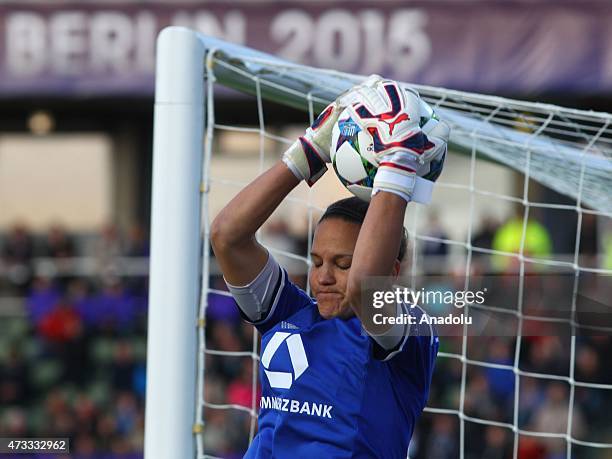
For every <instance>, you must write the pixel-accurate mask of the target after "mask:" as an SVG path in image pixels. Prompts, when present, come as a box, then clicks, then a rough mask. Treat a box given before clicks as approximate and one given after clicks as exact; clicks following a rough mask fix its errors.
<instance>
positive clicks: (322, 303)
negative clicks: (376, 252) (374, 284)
mask: <svg viewBox="0 0 612 459" xmlns="http://www.w3.org/2000/svg"><path fill="white" fill-rule="evenodd" d="M359 228H360V225H359V224H357V223H352V222H347V221H345V220H342V219H339V218H334V217H331V218H328V219H325V220H323V221H322V222H321V223H319V224H318V225H317V229H316V231H315V234H314V240H313V241H312V250H311V252H310V256H311V258H312V266H311V268H310V290H311V291H312V294H313V295H314V297H315V299H316V300H317V306H318V308H319V314H321V316H322V317H323V318H325V319H331V318H333V317H342V318H345V317H349V316H350V315H352V310H351V308H350V306H349V305H348V304H345V303H344V301H343V300H344V295H345V293H346V284H347V281H348V274H349V270H350V268H351V263H352V261H353V252H354V251H355V245H356V243H357V236H358V235H359Z"/></svg>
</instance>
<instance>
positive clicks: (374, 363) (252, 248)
mask: <svg viewBox="0 0 612 459" xmlns="http://www.w3.org/2000/svg"><path fill="white" fill-rule="evenodd" d="M386 84H387V85H388V84H393V85H395V83H394V82H389V81H384V80H380V79H379V78H370V79H368V80H366V82H365V83H364V84H362V85H360V86H357V87H355V88H353V89H352V90H351V91H349V92H348V93H346V94H344V95H343V96H341V97H339V98H338V99H337V100H336V101H335V102H334V103H332V104H331V105H329V106H328V107H327V108H326V109H325V110H324V111H323V113H322V114H321V115H320V116H319V118H317V120H316V121H315V122H314V123H313V125H312V126H311V127H310V128H309V129H308V130H307V131H306V133H305V135H304V136H303V137H300V138H299V139H298V140H297V141H296V142H295V143H294V144H293V145H292V146H291V147H290V148H289V149H288V151H287V152H286V153H285V154H284V156H283V160H282V161H280V162H279V163H278V164H276V165H275V166H273V167H272V168H271V169H269V170H268V171H267V172H265V173H263V174H262V175H260V176H259V177H258V178H256V179H255V180H254V181H253V182H252V183H251V184H249V185H248V186H247V187H245V188H244V189H243V190H242V191H241V192H240V193H239V194H238V195H237V196H236V197H235V198H234V199H233V200H232V201H231V202H230V203H229V204H228V205H227V206H226V207H225V208H224V209H223V210H222V211H221V212H220V213H219V215H218V216H217V218H216V219H215V220H214V222H213V224H212V228H211V241H212V245H213V249H214V251H215V254H216V256H217V260H218V263H219V265H220V267H221V270H222V272H223V275H224V277H225V280H226V282H227V284H228V288H229V290H230V292H231V293H232V295H233V296H234V298H235V300H236V303H237V304H238V306H239V307H240V311H241V314H242V315H243V317H244V319H245V320H247V321H248V322H250V323H252V324H253V325H254V326H255V327H256V328H257V329H258V330H259V331H260V332H261V334H262V338H261V348H262V354H261V362H260V373H261V386H262V398H261V401H260V412H259V419H258V427H259V428H258V433H257V435H256V437H255V438H254V440H253V443H252V444H251V446H250V448H249V450H248V451H247V453H246V456H245V457H248V458H270V457H276V458H288V457H291V458H293V457H298V458H316V457H320V458H340V457H347V458H348V457H361V458H374V457H379V458H385V459H386V458H398V459H399V458H402V459H404V458H406V456H407V451H408V444H409V441H410V437H411V436H412V433H413V430H414V426H415V424H416V422H417V420H418V418H419V416H420V414H421V412H422V410H423V408H424V407H425V404H426V401H427V397H428V393H429V386H430V383H431V377H432V372H433V368H434V361H435V358H436V354H437V350H438V338H437V336H436V335H435V331H434V330H432V328H431V326H429V325H388V326H386V327H384V328H383V329H382V330H381V329H376V330H374V328H373V327H372V326H371V325H370V324H372V320H371V319H372V315H373V314H374V312H380V310H374V309H372V308H371V307H368V305H364V304H361V301H362V300H361V285H362V282H363V281H364V280H365V279H367V278H368V277H370V276H386V277H387V278H389V279H393V278H395V277H397V276H398V274H399V269H400V263H401V261H402V258H403V256H404V253H405V251H406V236H405V231H404V228H403V220H404V213H405V210H406V206H407V204H408V203H409V202H410V201H411V200H413V199H412V197H413V194H414V193H415V182H417V180H416V177H417V176H419V175H423V176H425V177H426V178H429V179H434V180H435V178H437V175H438V174H439V172H440V169H441V165H442V163H443V159H444V155H445V152H446V140H447V139H448V128H447V127H446V125H445V124H444V123H442V122H439V123H437V124H436V126H434V127H433V128H431V126H430V127H429V129H430V131H429V132H427V130H426V129H425V128H424V129H423V130H421V129H420V128H419V129H417V130H416V131H413V132H411V133H409V134H407V133H406V130H402V129H396V130H395V134H393V130H391V131H392V132H391V133H389V132H388V130H387V131H385V132H381V137H384V138H385V139H387V142H386V143H385V145H383V147H382V148H381V149H380V151H377V152H376V153H377V155H378V156H379V158H380V160H379V169H378V171H377V174H376V177H375V179H374V187H373V193H372V194H373V196H372V199H371V202H370V203H369V205H368V203H366V202H365V201H360V200H359V199H357V198H350V199H345V200H342V201H338V202H336V203H334V204H332V205H331V206H330V207H329V208H328V209H327V210H326V212H325V213H324V214H323V216H322V217H321V219H320V221H319V223H318V225H317V227H316V230H315V233H314V239H313V243H312V252H311V254H310V255H311V259H312V266H311V268H310V276H309V278H310V287H311V290H312V294H313V296H314V299H313V298H310V297H309V296H308V295H307V294H306V293H305V292H304V291H302V290H300V289H299V288H298V287H297V286H295V285H294V284H292V283H291V282H290V281H289V279H288V276H287V272H286V271H285V270H284V269H282V268H281V267H280V266H279V265H278V263H277V262H276V260H275V259H274V258H273V257H272V255H271V254H270V253H269V252H268V251H267V250H266V249H265V248H264V247H263V246H261V245H260V244H259V243H258V242H257V240H256V238H255V233H256V231H257V230H258V228H259V227H260V226H261V225H262V224H263V223H264V222H265V221H266V220H267V219H268V217H270V215H271V214H272V213H273V212H274V210H275V209H276V208H277V207H278V205H279V204H280V203H281V201H282V200H283V199H284V198H285V197H286V196H287V195H288V194H289V192H290V191H291V190H293V189H294V188H295V187H296V186H297V185H298V184H299V183H300V181H302V180H306V181H307V182H308V183H309V184H310V185H312V184H313V183H314V182H315V181H316V180H317V179H318V178H319V177H320V176H321V175H322V174H323V173H324V172H325V170H326V166H325V163H326V162H329V149H330V143H331V131H332V127H333V125H334V123H335V122H336V121H337V119H338V116H339V114H340V113H341V112H342V111H343V110H344V108H345V107H346V106H348V105H349V104H350V105H352V104H355V102H356V101H359V102H361V103H363V104H364V105H365V106H366V108H368V110H369V112H370V113H380V112H381V111H384V107H390V106H391V105H393V101H390V100H389V98H386V97H385V96H384V94H385V91H384V85H386ZM398 89H399V88H398ZM399 94H400V97H401V98H402V101H401V103H402V111H403V113H407V115H408V116H403V119H410V118H412V119H419V110H421V108H419V107H422V105H423V104H424V103H423V102H422V101H421V100H420V99H419V98H418V96H417V95H415V94H412V93H410V92H408V91H406V92H405V93H404V92H400V93H399ZM387 115H388V113H387ZM381 119H382V120H384V122H381V123H380V127H379V130H381V131H383V130H384V129H388V125H389V124H390V123H389V117H388V116H387V117H382V118H381ZM395 124H398V127H399V122H397V123H395ZM382 134H384V136H383V135H382ZM389 135H390V137H388V136H389ZM407 135H410V136H411V140H412V142H410V144H411V145H413V146H414V145H421V148H417V147H414V149H407V148H405V146H402V145H405V144H406V142H403V141H404V140H406V138H407V137H406V136H407ZM402 136H403V137H402ZM434 161H437V162H436V163H435V164H437V165H436V166H435V167H433V166H432V165H433V164H434ZM430 166H431V167H430ZM436 168H437V170H434V169H436ZM422 171H426V172H427V174H425V173H422ZM388 306H389V308H390V309H392V310H391V311H387V312H390V313H391V314H393V315H400V314H411V315H413V316H418V317H420V316H421V315H422V314H424V313H423V311H422V310H421V309H420V308H418V307H413V308H411V307H409V306H408V305H405V304H393V305H388ZM417 323H418V320H417Z"/></svg>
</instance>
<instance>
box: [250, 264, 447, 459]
mask: <svg viewBox="0 0 612 459" xmlns="http://www.w3.org/2000/svg"><path fill="white" fill-rule="evenodd" d="M278 284H279V285H277V286H276V289H277V292H276V294H275V297H274V301H273V304H272V305H271V308H270V310H269V312H268V314H267V316H266V317H265V318H264V319H263V320H261V321H259V322H254V323H253V324H254V325H255V326H256V327H257V329H258V330H259V331H260V332H261V334H262V340H261V343H262V344H261V349H262V352H261V361H260V378H261V387H262V397H261V399H260V403H259V409H260V412H259V422H258V424H259V429H258V433H257V435H256V436H255V438H254V440H253V443H252V444H251V446H250V448H249V450H248V451H247V453H246V455H245V457H246V458H266V459H267V458H317V459H323V458H325V459H327V458H384V459H391V458H398V459H400V458H401V459H405V458H406V457H407V451H408V443H409V441H410V437H411V436H412V432H413V430H414V426H415V424H416V422H417V420H418V419H419V416H420V414H421V412H422V410H423V408H424V407H425V403H426V401H427V397H428V393H429V386H430V383H431V377H432V372H433V368H434V361H435V358H436V354H437V351H438V337H437V336H436V335H435V331H432V327H431V326H430V325H412V326H411V329H410V332H409V333H407V334H406V336H405V337H404V338H403V339H402V341H401V342H400V344H399V345H398V347H397V349H394V350H391V351H385V350H384V349H382V348H381V347H380V346H378V344H377V343H376V342H375V341H374V340H373V339H372V338H370V337H369V336H368V335H366V334H365V333H363V332H362V327H361V322H360V321H359V319H357V318H352V319H349V320H342V319H329V320H326V319H324V318H322V317H321V316H320V315H319V312H318V309H317V305H316V303H315V302H314V300H313V299H311V298H310V297H308V295H306V293H305V292H304V291H302V290H300V289H299V288H298V287H297V286H295V285H294V284H292V283H291V282H290V281H289V280H288V278H287V274H286V272H285V271H284V270H283V273H282V276H281V278H280V280H279V283H278ZM408 310H409V311H410V314H412V315H417V316H421V315H422V314H423V312H422V310H421V309H420V308H407V311H406V312H408ZM417 323H418V320H417Z"/></svg>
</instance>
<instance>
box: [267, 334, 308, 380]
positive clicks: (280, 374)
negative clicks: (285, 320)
mask: <svg viewBox="0 0 612 459" xmlns="http://www.w3.org/2000/svg"><path fill="white" fill-rule="evenodd" d="M283 343H286V345H287V349H288V351H289V358H290V360H291V366H292V368H293V372H286V371H272V370H270V369H269V368H270V362H271V361H272V357H274V354H276V352H277V351H278V350H279V348H280V347H281V345H282V344H283ZM261 364H262V365H263V367H264V372H265V374H266V377H267V378H268V382H269V383H270V386H271V387H274V388H277V389H289V388H291V385H292V384H293V382H294V381H295V380H296V379H298V378H299V377H300V376H301V375H302V374H303V373H304V372H305V371H306V369H307V368H308V358H307V357H306V351H305V350H304V344H303V343H302V337H301V336H300V335H299V333H294V334H291V333H287V332H276V333H274V335H272V338H270V341H269V342H268V345H267V346H266V348H265V349H264V352H263V354H262V356H261Z"/></svg>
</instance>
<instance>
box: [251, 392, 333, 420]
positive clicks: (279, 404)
mask: <svg viewBox="0 0 612 459" xmlns="http://www.w3.org/2000/svg"><path fill="white" fill-rule="evenodd" d="M259 408H260V409H268V410H277V411H285V412H287V413H298V414H305V415H307V416H318V417H320V418H329V419H332V415H331V410H332V408H333V406H332V405H327V404H325V403H315V402H303V401H300V400H292V399H289V398H282V397H269V396H263V397H261V400H260V401H259Z"/></svg>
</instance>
